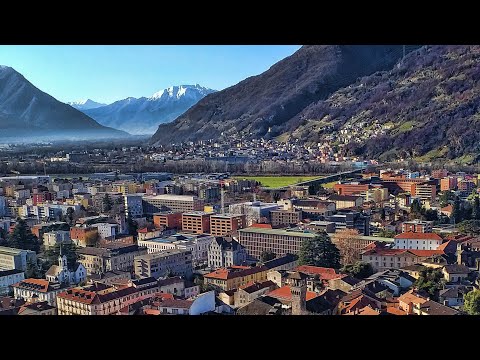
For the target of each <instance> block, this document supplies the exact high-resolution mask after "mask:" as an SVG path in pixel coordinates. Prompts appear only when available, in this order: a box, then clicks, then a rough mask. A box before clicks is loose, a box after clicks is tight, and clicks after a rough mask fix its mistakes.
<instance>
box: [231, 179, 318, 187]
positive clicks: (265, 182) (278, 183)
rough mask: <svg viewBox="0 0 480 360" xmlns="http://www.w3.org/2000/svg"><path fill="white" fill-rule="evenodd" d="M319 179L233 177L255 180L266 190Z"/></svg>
mask: <svg viewBox="0 0 480 360" xmlns="http://www.w3.org/2000/svg"><path fill="white" fill-rule="evenodd" d="M319 177H321V176H234V178H235V179H246V180H257V181H258V182H260V183H261V184H262V186H265V187H268V188H279V187H284V186H288V185H292V184H296V183H299V182H302V181H308V180H312V179H317V178H319Z"/></svg>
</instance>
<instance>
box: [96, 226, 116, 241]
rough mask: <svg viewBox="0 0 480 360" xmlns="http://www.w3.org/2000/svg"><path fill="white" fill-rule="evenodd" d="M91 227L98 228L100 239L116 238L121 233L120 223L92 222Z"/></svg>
mask: <svg viewBox="0 0 480 360" xmlns="http://www.w3.org/2000/svg"><path fill="white" fill-rule="evenodd" d="M91 227H94V228H97V231H98V236H99V237H100V239H115V237H116V236H117V235H118V234H119V233H120V229H119V225H118V224H110V223H97V224H92V225H91Z"/></svg>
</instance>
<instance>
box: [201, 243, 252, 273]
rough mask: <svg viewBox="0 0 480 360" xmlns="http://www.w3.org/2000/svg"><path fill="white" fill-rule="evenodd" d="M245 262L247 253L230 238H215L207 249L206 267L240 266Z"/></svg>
mask: <svg viewBox="0 0 480 360" xmlns="http://www.w3.org/2000/svg"><path fill="white" fill-rule="evenodd" d="M246 260H247V251H246V250H245V248H244V247H243V246H242V245H240V243H239V242H238V241H236V240H235V239H233V238H232V237H221V236H217V237H215V240H213V241H212V242H211V243H210V246H209V248H208V267H209V268H221V267H228V266H232V265H242V264H244V263H245V261H246Z"/></svg>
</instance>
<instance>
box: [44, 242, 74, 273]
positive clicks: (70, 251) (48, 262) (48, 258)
mask: <svg viewBox="0 0 480 360" xmlns="http://www.w3.org/2000/svg"><path fill="white" fill-rule="evenodd" d="M60 247H61V251H62V255H65V256H66V257H67V263H68V268H69V269H70V270H73V269H74V267H75V264H76V263H77V260H78V254H77V247H76V246H75V244H73V243H70V244H55V246H53V247H52V248H50V249H48V250H45V252H44V253H43V257H44V259H45V267H47V268H49V267H50V266H52V265H57V264H58V257H59V256H60Z"/></svg>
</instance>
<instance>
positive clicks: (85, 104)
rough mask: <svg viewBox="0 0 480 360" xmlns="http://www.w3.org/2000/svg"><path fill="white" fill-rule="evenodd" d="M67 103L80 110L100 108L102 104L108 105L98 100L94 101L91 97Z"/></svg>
mask: <svg viewBox="0 0 480 360" xmlns="http://www.w3.org/2000/svg"><path fill="white" fill-rule="evenodd" d="M67 104H68V105H70V106H71V107H74V108H75V109H78V110H88V109H95V108H98V107H100V106H105V105H107V104H102V103H98V102H96V101H93V100H91V99H86V100H78V101H72V102H68V103H67Z"/></svg>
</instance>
